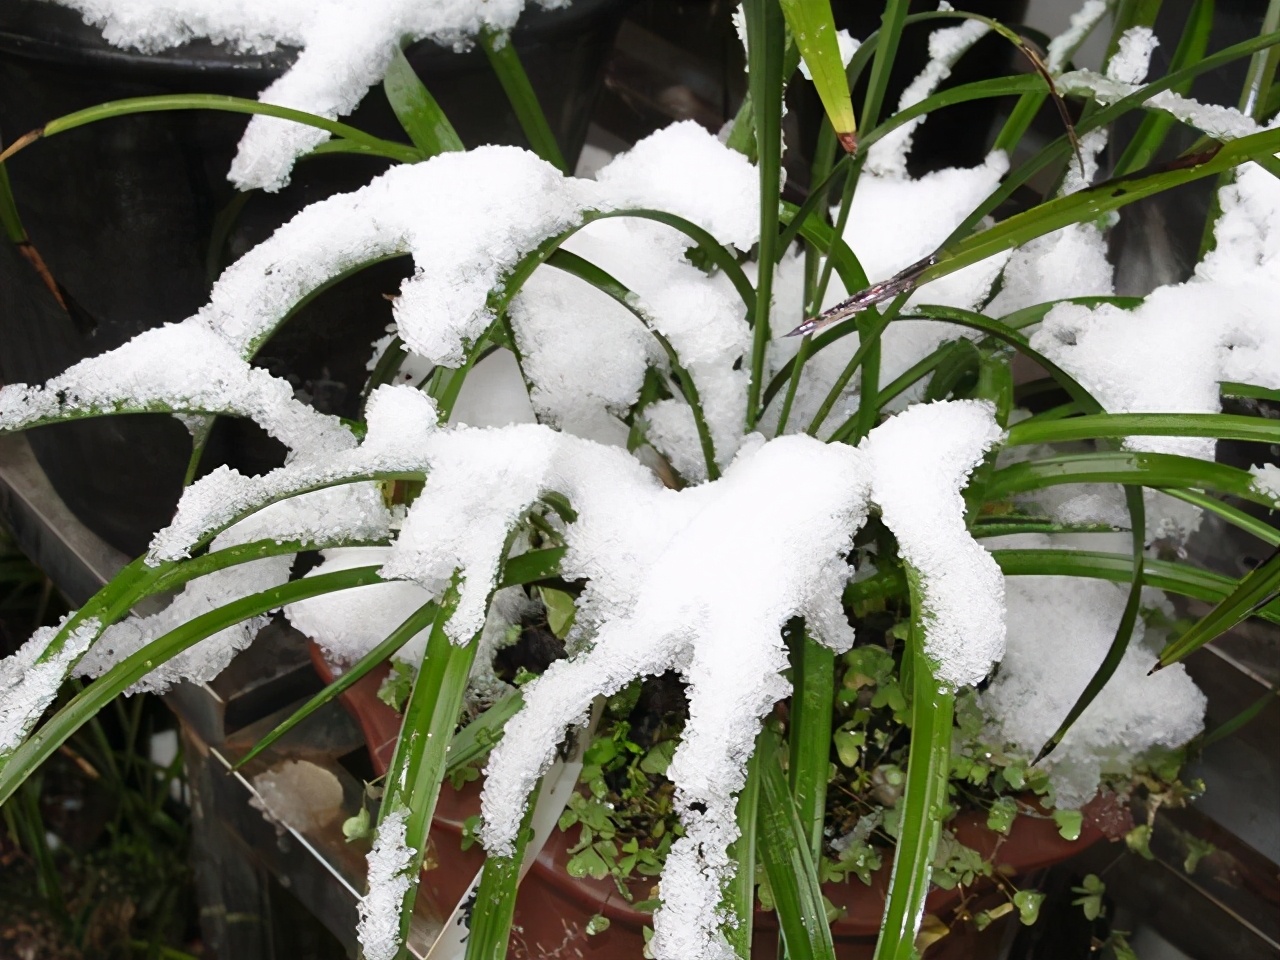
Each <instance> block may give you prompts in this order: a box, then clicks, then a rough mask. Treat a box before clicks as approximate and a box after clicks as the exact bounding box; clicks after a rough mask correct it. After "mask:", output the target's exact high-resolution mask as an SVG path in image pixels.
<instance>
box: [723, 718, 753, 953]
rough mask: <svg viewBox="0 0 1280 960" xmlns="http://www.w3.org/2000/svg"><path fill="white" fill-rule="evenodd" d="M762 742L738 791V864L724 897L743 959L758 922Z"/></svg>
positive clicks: (729, 931) (730, 935) (730, 932)
mask: <svg viewBox="0 0 1280 960" xmlns="http://www.w3.org/2000/svg"><path fill="white" fill-rule="evenodd" d="M760 745H761V741H760V738H757V739H756V750H755V753H753V754H752V755H751V759H750V760H748V761H747V780H746V783H745V784H744V785H743V787H742V792H741V793H739V794H738V809H737V821H738V839H737V840H735V841H734V842H733V848H732V849H731V850H730V851H729V853H730V856H732V857H733V860H734V862H735V863H736V864H737V865H738V867H737V870H736V871H735V872H734V875H733V880H732V881H731V882H730V884H729V892H728V893H727V894H726V896H725V902H726V906H727V907H728V909H729V915H730V917H731V918H732V919H731V922H730V924H729V926H728V927H727V928H726V929H725V932H724V933H725V938H726V939H727V940H728V941H729V945H730V946H732V947H733V951H734V953H736V954H737V955H738V957H739V958H740V960H751V933H752V927H753V926H754V925H755V906H756V845H757V842H758V841H757V830H756V827H757V824H758V823H759V811H760V777H761V771H760V764H761V756H760V750H761V746H760Z"/></svg>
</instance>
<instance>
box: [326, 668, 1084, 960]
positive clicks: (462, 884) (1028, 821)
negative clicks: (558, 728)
mask: <svg viewBox="0 0 1280 960" xmlns="http://www.w3.org/2000/svg"><path fill="white" fill-rule="evenodd" d="M311 656H312V660H313V661H314V663H315V665H316V670H317V671H318V672H319V673H320V675H321V677H322V678H323V679H324V680H325V682H326V683H327V682H329V681H330V680H332V679H333V670H332V668H331V667H330V666H329V664H328V663H326V662H325V660H324V657H323V655H322V654H321V653H320V650H319V648H318V647H316V646H315V645H314V644H313V645H312V646H311ZM386 674H387V668H386V667H381V668H379V669H377V670H374V671H372V672H370V673H369V674H368V675H366V676H365V677H363V678H362V679H361V680H360V681H358V682H357V683H356V684H354V685H353V686H352V687H351V689H350V690H348V691H347V692H345V693H344V694H342V696H341V700H342V703H343V705H344V706H345V707H346V708H347V710H348V711H349V712H350V713H351V715H352V716H353V717H354V718H355V720H356V722H357V723H358V724H359V725H360V728H361V730H362V731H363V732H364V735H365V739H366V741H367V743H368V745H369V755H370V758H371V760H372V762H373V766H374V769H375V770H376V771H377V772H378V773H379V774H382V773H385V772H386V770H387V766H388V764H389V763H390V761H391V755H392V753H393V752H394V750H395V743H396V738H397V736H398V735H399V733H400V719H401V718H400V715H399V714H397V713H396V712H395V711H394V710H392V709H391V708H390V707H389V706H387V705H386V704H385V703H383V702H382V701H381V700H379V699H378V688H379V686H380V685H381V683H382V680H383V678H384V677H385V676H386ZM482 789H483V785H482V784H481V783H480V782H472V783H468V784H466V785H465V786H463V787H462V788H461V789H460V790H455V789H453V788H452V787H450V786H449V785H448V784H446V785H445V786H444V787H443V788H442V789H441V791H440V799H439V801H438V802H437V805H436V814H435V821H434V823H433V826H432V830H431V845H432V859H433V861H434V864H435V866H434V867H433V868H432V869H429V870H426V871H425V872H424V873H423V877H422V883H423V885H424V887H425V888H426V890H427V892H428V893H429V894H430V895H431V897H432V898H433V899H434V900H435V902H437V903H439V904H441V906H442V911H443V912H448V911H449V910H451V909H452V905H453V904H455V903H457V902H458V900H459V899H460V898H461V897H462V896H463V894H464V893H465V892H466V888H467V885H468V884H469V883H470V881H471V879H472V877H474V876H475V874H476V872H477V871H478V870H479V869H480V867H481V865H482V864H483V863H484V852H483V850H482V849H481V848H480V846H479V845H478V844H476V845H473V846H471V848H470V849H468V850H463V849H462V843H461V839H462V832H463V823H464V822H465V821H466V819H467V818H468V817H471V816H473V815H475V814H477V813H478V812H479V810H480V791H481V790H482ZM1086 812H1087V813H1088V811H1086ZM1096 820H1097V818H1096V817H1093V816H1088V815H1087V816H1086V817H1085V825H1084V828H1083V831H1082V833H1081V836H1080V838H1079V839H1078V840H1075V841H1068V840H1064V839H1063V838H1062V837H1061V836H1060V835H1059V833H1058V829H1057V826H1056V825H1055V824H1054V822H1053V820H1052V819H1049V818H1045V817H1033V816H1028V815H1024V816H1019V817H1017V818H1016V819H1015V820H1014V823H1013V826H1012V828H1011V829H1010V831H1009V834H1008V836H1002V835H1000V834H998V833H996V832H994V831H992V830H989V829H988V828H987V826H986V817H985V816H984V815H982V814H980V813H978V812H976V811H963V812H961V813H960V814H959V815H957V817H956V818H955V820H953V821H952V823H951V830H952V831H953V832H954V833H955V835H956V837H957V839H959V840H960V842H962V843H963V844H965V845H966V846H968V847H972V848H973V849H975V850H978V851H979V852H981V853H982V855H983V856H984V857H985V858H987V859H989V860H990V861H991V862H992V863H994V864H995V866H996V868H997V869H998V870H1000V871H1001V872H1002V873H1004V874H1006V875H1008V876H1014V877H1016V876H1022V875H1025V874H1028V873H1031V872H1032V871H1035V870H1038V869H1041V868H1043V867H1047V866H1050V865H1052V864H1055V863H1059V862H1061V861H1063V860H1066V859H1068V858H1070V857H1072V856H1074V855H1075V854H1077V853H1080V852H1081V851H1083V850H1084V849H1086V848H1087V847H1089V846H1091V845H1093V844H1094V843H1096V842H1098V841H1099V840H1101V839H1103V837H1104V832H1103V830H1102V829H1101V828H1100V827H1099V825H1098V823H1097V822H1096ZM573 845H574V837H573V836H572V835H570V834H568V833H564V832H562V831H559V830H556V831H554V832H553V833H552V835H551V838H550V839H549V840H548V841H547V844H546V846H544V847H543V849H542V851H541V852H540V853H539V854H538V859H537V861H536V862H535V863H534V865H533V866H532V867H531V868H530V870H529V873H528V875H527V876H526V877H525V879H524V882H523V883H522V884H521V886H520V894H519V897H518V899H517V901H516V913H515V921H514V923H513V926H512V945H511V952H510V956H512V957H513V958H517V960H523V958H535V957H572V958H575V960H578V958H592V957H595V958H599V960H631V958H638V957H640V956H641V951H642V949H643V946H644V934H643V929H644V927H645V926H648V925H651V924H652V915H651V914H648V913H644V912H642V911H639V910H635V909H634V908H632V906H631V905H630V903H628V902H627V900H625V899H624V898H623V897H622V895H621V894H620V893H619V891H618V888H617V886H616V884H615V883H614V882H613V881H612V880H611V879H605V880H595V879H592V878H590V877H583V878H581V879H578V878H574V877H571V876H570V875H569V873H568V871H567V870H566V868H565V865H566V864H567V863H568V861H569V858H570V853H569V850H570V849H571V848H572V847H573ZM890 870H891V863H890V862H889V860H888V858H886V860H885V863H884V865H883V866H882V867H881V868H880V869H879V870H878V871H876V872H875V874H874V875H873V876H872V882H871V883H870V884H869V885H868V884H864V883H862V882H861V881H859V880H856V879H855V880H851V881H849V882H848V883H827V884H824V885H823V893H824V894H825V895H826V897H827V898H828V899H829V900H830V901H831V902H832V903H833V904H835V906H836V907H838V908H841V909H843V911H844V915H843V916H842V917H841V918H840V919H839V920H837V921H836V922H835V923H834V924H833V925H832V934H833V937H834V940H835V943H836V953H837V956H838V957H839V958H840V960H864V958H865V960H870V958H871V956H872V954H873V953H874V950H875V942H876V936H877V935H878V933H879V930H880V921H881V917H882V915H883V913H884V903H885V894H886V891H887V890H888V886H889V875H890ZM656 885H657V878H656V877H655V878H652V879H644V880H639V881H633V882H632V883H631V884H630V890H631V893H632V896H633V900H637V901H638V900H645V899H649V898H650V897H652V896H653V895H654V888H655V887H656ZM966 898H967V900H966ZM1003 900H1004V896H1003V894H1000V893H999V892H998V891H996V890H994V888H993V886H992V885H991V884H990V882H985V883H983V884H979V885H977V886H976V887H973V888H969V889H967V890H961V889H959V888H957V889H953V890H943V889H941V888H935V889H934V890H933V891H932V892H931V893H930V894H929V898H928V900H927V901H926V912H927V913H929V914H932V915H934V916H938V917H941V918H942V919H943V920H944V921H949V920H951V919H952V918H953V917H954V915H955V914H956V912H957V908H958V907H961V906H964V907H965V908H966V909H968V910H969V911H971V912H977V911H979V910H982V909H986V908H989V907H992V906H996V905H997V904H999V903H1001V902H1003ZM597 914H599V915H603V916H605V917H607V918H608V919H609V926H608V928H607V929H606V930H604V931H603V932H601V933H597V934H594V935H588V934H587V933H586V926H587V923H588V921H590V920H591V918H592V917H594V916H596V915H597ZM1003 920H1004V921H1012V920H1013V915H1012V914H1010V915H1007V916H1006V917H1005V918H1003ZM777 936H778V922H777V916H776V914H774V913H773V912H772V911H765V910H757V912H756V918H755V930H754V933H753V937H752V956H753V958H759V960H766V958H768V960H772V958H774V957H776V956H777ZM1002 939H1003V923H1002V922H1001V921H997V922H996V923H993V924H991V925H990V926H988V927H987V928H986V929H985V930H983V931H978V930H977V929H976V928H975V927H974V925H973V924H971V923H956V924H954V925H953V928H952V931H951V933H949V934H948V935H947V936H945V937H943V938H942V939H941V940H939V941H937V942H936V943H935V944H934V945H933V946H932V947H930V948H929V949H928V951H927V953H926V954H925V957H926V960H975V958H980V957H983V956H987V955H994V954H995V951H996V949H997V948H998V946H999V945H1000V943H1001V941H1002Z"/></svg>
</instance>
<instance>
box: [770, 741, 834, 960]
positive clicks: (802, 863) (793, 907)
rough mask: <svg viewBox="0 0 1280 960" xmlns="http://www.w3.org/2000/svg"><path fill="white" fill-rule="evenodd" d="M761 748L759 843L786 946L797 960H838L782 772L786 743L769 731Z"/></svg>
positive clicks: (805, 841) (815, 874)
mask: <svg viewBox="0 0 1280 960" xmlns="http://www.w3.org/2000/svg"><path fill="white" fill-rule="evenodd" d="M758 743H759V746H758V747H757V751H758V752H759V753H760V767H759V769H760V800H761V803H760V811H759V813H760V816H759V822H758V826H757V830H758V831H759V832H758V834H757V838H756V839H757V844H758V849H759V852H760V858H761V860H763V861H764V870H765V875H766V876H767V877H768V878H769V888H770V889H771V890H772V891H773V901H774V907H775V909H776V910H777V912H778V926H779V927H780V929H781V931H782V942H783V944H784V945H785V946H786V950H787V955H788V956H789V957H791V958H792V960H801V958H803V960H835V947H834V946H833V945H832V942H831V927H830V924H829V923H828V922H827V912H826V905H825V904H824V903H823V901H822V887H821V886H820V885H819V883H818V872H817V868H816V866H815V864H814V861H813V858H812V857H811V856H810V855H809V839H808V837H807V836H806V835H805V829H804V826H803V825H802V824H801V823H800V816H799V813H798V812H797V811H796V805H795V800H794V799H793V798H792V796H791V790H790V789H789V787H788V785H787V777H786V774H784V773H783V772H782V764H783V759H784V756H785V754H784V751H783V749H782V740H781V737H779V735H778V734H777V733H776V732H775V731H773V730H770V729H769V728H767V727H766V728H765V730H764V731H763V732H762V733H761V735H760V738H759V741H758Z"/></svg>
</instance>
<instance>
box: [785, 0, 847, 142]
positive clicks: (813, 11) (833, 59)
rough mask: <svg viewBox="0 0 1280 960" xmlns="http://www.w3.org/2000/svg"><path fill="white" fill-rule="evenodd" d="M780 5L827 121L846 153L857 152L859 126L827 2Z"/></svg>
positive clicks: (794, 1) (793, 0)
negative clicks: (855, 117)
mask: <svg viewBox="0 0 1280 960" xmlns="http://www.w3.org/2000/svg"><path fill="white" fill-rule="evenodd" d="M779 5H780V6H781V7H782V13H783V16H785V17H786V20H787V26H788V27H789V28H790V29H791V37H792V39H793V40H794V41H795V44H796V46H797V47H798V48H799V50H800V56H801V58H802V59H803V60H804V63H805V66H807V67H808V68H809V74H810V76H812V78H813V85H814V87H815V88H816V89H817V91H818V98H819V99H820V100H821V101H822V106H823V108H824V109H825V110H826V111H827V119H828V120H829V121H831V126H832V128H833V129H834V130H835V132H836V137H837V138H838V139H839V141H840V143H841V144H842V145H843V146H844V149H845V151H846V152H848V153H853V152H854V150H855V149H857V140H856V139H855V137H856V134H857V130H858V125H857V121H856V120H855V119H854V115H853V101H852V100H851V99H850V97H849V80H848V78H847V77H846V76H845V72H844V62H843V61H842V60H841V59H840V44H839V41H838V39H837V38H836V22H835V17H834V16H833V15H832V13H831V3H830V0H779Z"/></svg>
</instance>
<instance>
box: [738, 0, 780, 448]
mask: <svg viewBox="0 0 1280 960" xmlns="http://www.w3.org/2000/svg"><path fill="white" fill-rule="evenodd" d="M742 12H743V15H744V18H745V20H746V24H747V66H748V70H747V84H748V88H749V90H750V92H751V102H752V104H753V110H754V117H755V132H756V154H757V157H758V161H757V182H758V184H759V191H760V243H759V248H758V256H757V262H758V263H759V264H760V267H759V273H758V276H757V277H756V291H755V309H754V310H753V311H752V318H751V319H752V324H753V329H752V336H751V354H750V357H749V368H750V371H751V379H750V381H749V382H748V384H747V415H746V429H747V431H751V430H753V429H755V425H756V421H757V420H758V419H759V417H760V414H761V413H762V412H763V409H764V408H763V406H762V405H761V399H760V398H761V395H762V394H761V391H763V389H764V386H765V384H764V370H765V367H764V364H765V353H766V351H767V349H768V346H769V340H770V339H771V337H770V332H769V312H770V309H771V306H772V303H773V274H774V265H775V264H776V263H777V261H778V250H777V244H778V184H779V183H780V182H781V177H782V91H783V85H784V83H785V81H786V77H784V76H783V57H784V53H785V50H786V42H785V35H786V30H785V24H784V22H783V16H782V10H781V8H780V7H779V6H778V4H777V2H776V0H744V2H743V4H742Z"/></svg>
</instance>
